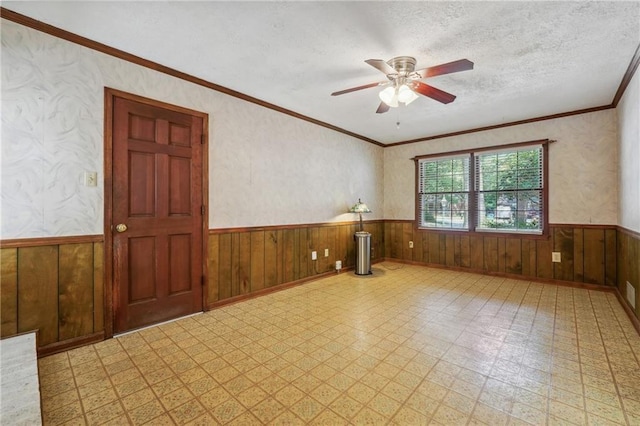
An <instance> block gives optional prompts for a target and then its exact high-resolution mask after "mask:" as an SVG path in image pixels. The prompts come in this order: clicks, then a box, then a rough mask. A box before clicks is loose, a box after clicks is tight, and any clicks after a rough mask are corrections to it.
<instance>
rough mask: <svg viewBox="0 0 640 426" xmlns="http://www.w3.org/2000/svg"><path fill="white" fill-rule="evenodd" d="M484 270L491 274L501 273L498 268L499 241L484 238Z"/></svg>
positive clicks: (493, 238)
mask: <svg viewBox="0 0 640 426" xmlns="http://www.w3.org/2000/svg"><path fill="white" fill-rule="evenodd" d="M484 269H486V270H487V271H489V272H499V271H500V269H499V268H498V239H497V238H495V237H485V238H484Z"/></svg>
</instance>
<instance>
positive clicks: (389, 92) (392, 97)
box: [378, 86, 398, 108]
mask: <svg viewBox="0 0 640 426" xmlns="http://www.w3.org/2000/svg"><path fill="white" fill-rule="evenodd" d="M378 97H380V100H381V101H382V102H384V103H385V104H387V105H389V106H390V107H394V108H395V107H397V106H398V95H397V93H396V88H395V87H393V86H389V87H387V88H386V89H384V90H382V91H381V92H380V93H379V94H378Z"/></svg>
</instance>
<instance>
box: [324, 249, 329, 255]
mask: <svg viewBox="0 0 640 426" xmlns="http://www.w3.org/2000/svg"><path fill="white" fill-rule="evenodd" d="M324 257H329V249H324Z"/></svg>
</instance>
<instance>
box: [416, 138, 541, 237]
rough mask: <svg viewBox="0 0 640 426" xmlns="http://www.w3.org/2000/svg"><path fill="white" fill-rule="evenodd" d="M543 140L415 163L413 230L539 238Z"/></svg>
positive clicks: (428, 157) (451, 154) (438, 157)
mask: <svg viewBox="0 0 640 426" xmlns="http://www.w3.org/2000/svg"><path fill="white" fill-rule="evenodd" d="M546 146H547V141H542V142H541V141H538V142H536V143H524V144H515V145H510V146H509V147H508V148H503V147H496V148H487V149H482V150H477V151H475V152H464V153H450V154H445V155H439V156H425V157H419V158H416V165H417V167H418V173H417V176H418V185H417V188H418V193H417V200H416V201H417V203H416V205H417V206H418V208H417V212H418V226H419V227H420V228H428V229H448V230H461V231H465V230H466V231H477V232H508V233H530V234H542V233H543V231H544V229H545V227H544V223H545V221H544V218H545V211H544V209H545V204H546V203H545V198H546V189H545V187H544V182H545V166H546V164H545V155H546Z"/></svg>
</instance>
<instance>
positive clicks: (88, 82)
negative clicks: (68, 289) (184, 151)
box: [0, 20, 384, 239]
mask: <svg viewBox="0 0 640 426" xmlns="http://www.w3.org/2000/svg"><path fill="white" fill-rule="evenodd" d="M1 37H2V52H1V55H2V56H1V59H2V79H1V84H2V104H1V107H2V131H1V137H2V150H1V156H2V158H1V163H0V165H1V168H2V171H1V184H0V185H1V186H0V198H1V200H0V201H1V215H2V217H1V223H0V237H1V238H3V239H7V238H29V237H49V236H69V235H93V234H102V233H103V201H104V187H103V177H104V173H103V172H104V170H103V161H104V159H103V149H104V148H103V120H104V111H103V110H104V98H103V93H104V87H105V86H106V87H111V88H114V89H119V90H123V91H126V92H130V93H134V94H137V95H141V96H145V97H149V98H153V99H157V100H160V101H163V102H168V103H172V104H175V105H180V106H183V107H187V108H191V109H194V110H198V111H203V112H206V113H208V114H209V120H210V121H209V133H210V136H209V178H210V182H209V203H210V204H209V206H210V208H209V227H210V228H223V227H242V226H262V225H276V224H278V225H282V224H296V223H319V222H333V221H346V220H353V219H355V218H354V217H353V215H351V214H346V213H345V212H346V211H347V209H348V207H349V206H350V205H352V204H353V203H355V201H357V199H358V198H359V197H360V198H362V199H363V201H366V202H367V203H368V204H369V206H370V207H371V208H372V209H373V211H374V213H373V214H371V215H369V217H368V218H369V219H380V218H383V215H384V211H383V193H382V191H383V180H382V177H383V154H382V148H380V147H377V146H374V145H371V144H368V143H366V142H363V141H360V140H357V139H354V138H351V137H349V136H346V135H343V134H341V133H337V132H334V131H331V130H329V129H325V128H322V127H319V126H316V125H313V124H311V123H308V122H305V121H302V120H298V119H295V118H292V117H290V116H287V115H284V114H281V113H278V112H275V111H272V110H269V109H266V108H263V107H260V106H258V105H255V104H251V103H248V102H244V101H241V100H239V99H236V98H232V97H229V96H226V95H224V94H222V93H218V92H215V91H213V90H209V89H205V88H203V87H201V86H197V85H194V84H191V83H188V82H185V81H183V80H180V79H176V78H173V77H170V76H167V75H165V74H161V73H158V72H155V71H152V70H150V69H147V68H144V67H140V66H137V65H134V64H131V63H129V62H126V61H122V60H119V59H116V58H113V57H111V56H108V55H105V54H102V53H99V52H96V51H93V50H90V49H87V48H84V47H81V46H78V45H75V44H73V43H70V42H67V41H64V40H61V39H57V38H55V37H52V36H49V35H46V34H43V33H40V32H37V31H35V30H32V29H29V28H26V27H23V26H21V25H18V24H16V23H13V22H10V21H6V20H3V21H2V28H1ZM85 171H97V172H98V186H97V187H87V186H84V185H83V173H84V172H85Z"/></svg>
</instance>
